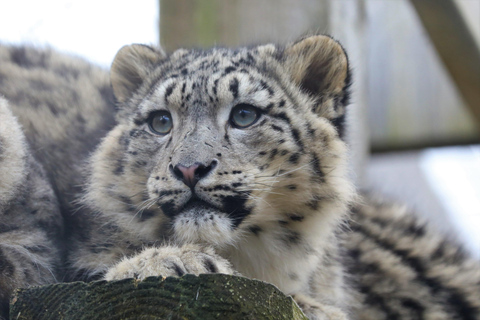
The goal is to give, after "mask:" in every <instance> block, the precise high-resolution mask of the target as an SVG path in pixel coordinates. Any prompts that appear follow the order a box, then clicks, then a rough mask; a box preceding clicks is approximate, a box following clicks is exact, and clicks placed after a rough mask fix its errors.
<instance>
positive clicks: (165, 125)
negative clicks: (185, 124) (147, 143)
mask: <svg viewBox="0 0 480 320" xmlns="http://www.w3.org/2000/svg"><path fill="white" fill-rule="evenodd" d="M148 127H149V128H150V130H151V131H152V132H153V133H155V134H160V135H165V134H167V133H169V132H170V130H172V127H173V121H172V115H171V114H170V112H168V111H157V112H154V113H152V114H151V115H150V117H149V119H148Z"/></svg>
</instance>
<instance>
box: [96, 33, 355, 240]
mask: <svg viewBox="0 0 480 320" xmlns="http://www.w3.org/2000/svg"><path fill="white" fill-rule="evenodd" d="M111 72H112V75H111V78H112V86H113V90H114V93H115V96H116V98H117V100H118V109H119V110H118V114H117V121H118V125H117V126H116V127H115V128H114V129H113V130H112V131H111V132H110V133H109V135H108V136H107V137H106V139H105V140H104V141H103V143H102V145H101V146H100V148H99V149H98V151H97V153H96V154H95V155H94V157H93V160H92V163H93V164H94V165H93V167H94V168H93V171H92V173H91V183H90V187H89V190H88V195H87V197H88V198H89V199H90V200H93V201H90V202H93V203H96V205H97V207H98V208H97V210H101V211H103V212H105V213H106V214H107V215H111V216H112V217H115V219H116V221H117V222H118V223H119V224H122V225H128V227H127V228H130V229H134V230H136V231H134V232H135V233H137V234H141V236H142V237H145V239H148V240H149V241H155V239H159V238H166V237H168V238H169V241H172V240H173V241H178V242H181V243H183V242H195V243H206V244H210V245H213V246H215V247H222V246H225V245H228V244H235V243H236V242H237V241H239V239H241V238H244V237H261V236H262V234H263V233H264V231H265V230H269V236H272V237H276V238H278V239H279V240H281V241H282V242H284V243H285V244H287V245H295V244H299V243H302V237H303V232H308V227H305V226H308V224H309V222H308V220H313V219H323V221H324V224H325V226H329V225H330V224H332V223H336V222H337V221H336V220H337V219H338V212H339V211H345V206H346V205H347V204H348V202H349V200H350V198H351V195H352V191H351V190H352V189H351V188H350V185H349V183H348V180H347V179H346V177H345V163H344V161H345V158H346V156H345V150H346V148H345V146H344V143H343V141H342V140H341V131H342V123H343V118H344V108H345V105H346V103H347V99H348V92H347V91H348V87H349V79H350V76H349V70H348V63H347V59H346V55H345V53H344V51H343V49H342V48H341V46H340V45H339V44H338V43H337V42H336V41H334V40H333V39H331V38H329V37H325V36H314V37H309V38H305V39H301V40H300V41H298V42H296V43H294V44H292V45H290V46H287V47H278V46H273V45H265V46H259V47H253V48H241V49H237V50H230V49H223V48H214V49H211V50H208V51H197V50H191V51H187V50H178V51H176V52H174V53H173V54H171V55H165V54H164V53H163V52H161V51H159V50H158V49H155V48H151V47H147V46H143V45H132V46H127V47H124V48H122V50H121V51H120V52H119V53H118V54H117V57H116V58H115V61H114V62H113V65H112V71H111ZM299 225H303V226H302V228H301V230H302V231H300V227H299ZM305 230H307V231H305ZM312 232H322V230H318V229H317V230H315V231H313V230H312Z"/></svg>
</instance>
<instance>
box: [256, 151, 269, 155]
mask: <svg viewBox="0 0 480 320" xmlns="http://www.w3.org/2000/svg"><path fill="white" fill-rule="evenodd" d="M266 154H267V152H266V151H260V152H259V153H258V155H259V156H264V155H266Z"/></svg>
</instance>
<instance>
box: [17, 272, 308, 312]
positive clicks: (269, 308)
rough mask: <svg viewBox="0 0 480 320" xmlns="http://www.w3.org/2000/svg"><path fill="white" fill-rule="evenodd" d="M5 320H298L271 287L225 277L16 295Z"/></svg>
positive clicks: (287, 300) (60, 287)
mask: <svg viewBox="0 0 480 320" xmlns="http://www.w3.org/2000/svg"><path fill="white" fill-rule="evenodd" d="M10 319H18V320H27V319H35V320H43V319H45V320H47V319H132V320H133V319H242V320H243V319H302V320H307V318H306V317H305V315H304V314H303V313H302V312H301V310H300V309H299V307H298V306H297V304H296V303H295V302H294V301H293V299H292V298H291V297H289V296H286V295H285V294H283V293H282V292H281V291H280V290H279V289H277V288H276V287H275V286H273V285H271V284H268V283H265V282H262V281H258V280H251V279H248V278H243V277H238V276H232V275H224V274H202V275H200V276H194V275H185V276H183V277H181V278H173V277H169V278H162V277H150V278H147V279H145V280H143V281H139V280H135V279H125V280H120V281H111V282H107V281H98V282H92V283H84V282H74V283H60V284H54V285H49V286H44V287H32V288H27V289H19V290H17V291H16V293H15V295H14V297H13V298H12V303H11V306H10Z"/></svg>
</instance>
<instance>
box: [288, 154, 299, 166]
mask: <svg viewBox="0 0 480 320" xmlns="http://www.w3.org/2000/svg"><path fill="white" fill-rule="evenodd" d="M299 159H300V153H298V152H296V153H294V154H292V155H291V156H290V157H289V158H288V162H290V163H292V164H297V163H298V160H299Z"/></svg>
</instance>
